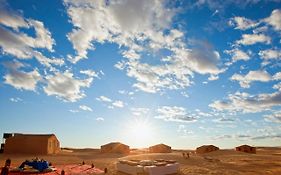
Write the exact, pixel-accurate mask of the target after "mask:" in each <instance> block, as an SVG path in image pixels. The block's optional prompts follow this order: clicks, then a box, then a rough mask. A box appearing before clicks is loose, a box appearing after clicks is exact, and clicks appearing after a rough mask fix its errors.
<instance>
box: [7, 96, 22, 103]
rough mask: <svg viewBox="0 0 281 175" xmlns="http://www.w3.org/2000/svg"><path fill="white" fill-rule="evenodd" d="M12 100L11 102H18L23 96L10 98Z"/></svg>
mask: <svg viewBox="0 0 281 175" xmlns="http://www.w3.org/2000/svg"><path fill="white" fill-rule="evenodd" d="M10 101H11V102H15V103H17V102H20V101H22V99H21V98H19V97H15V98H13V97H12V98H10Z"/></svg>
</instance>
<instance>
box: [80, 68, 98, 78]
mask: <svg viewBox="0 0 281 175" xmlns="http://www.w3.org/2000/svg"><path fill="white" fill-rule="evenodd" d="M80 73H81V74H85V75H88V76H89V77H97V78H98V77H99V75H98V73H96V72H95V71H93V70H90V69H88V70H81V71H80Z"/></svg>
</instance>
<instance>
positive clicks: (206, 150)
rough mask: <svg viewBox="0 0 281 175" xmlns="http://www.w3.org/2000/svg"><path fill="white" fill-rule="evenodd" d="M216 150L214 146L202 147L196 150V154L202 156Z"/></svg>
mask: <svg viewBox="0 0 281 175" xmlns="http://www.w3.org/2000/svg"><path fill="white" fill-rule="evenodd" d="M217 150H219V148H218V147H216V146H214V145H203V146H200V147H198V148H196V153H197V154H203V153H209V152H213V151H217Z"/></svg>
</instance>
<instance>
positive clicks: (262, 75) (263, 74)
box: [230, 70, 272, 88]
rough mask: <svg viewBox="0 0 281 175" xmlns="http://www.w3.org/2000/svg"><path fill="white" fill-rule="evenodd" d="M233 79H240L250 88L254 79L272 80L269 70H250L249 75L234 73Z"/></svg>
mask: <svg viewBox="0 0 281 175" xmlns="http://www.w3.org/2000/svg"><path fill="white" fill-rule="evenodd" d="M230 79H231V80H233V81H238V82H239V84H240V86H241V87H243V88H249V87H250V83H251V82H253V81H261V82H268V81H271V80H272V77H271V75H270V74H269V73H268V72H267V71H261V70H257V71H249V72H248V74H247V75H240V74H236V73H235V74H234V75H232V77H231V78H230Z"/></svg>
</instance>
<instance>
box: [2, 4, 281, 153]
mask: <svg viewBox="0 0 281 175" xmlns="http://www.w3.org/2000/svg"><path fill="white" fill-rule="evenodd" d="M0 4H1V5H0V51H1V54H0V57H1V59H0V67H1V69H0V77H1V78H0V110H1V116H0V118H1V122H0V133H4V132H23V133H55V134H56V135H57V137H58V138H59V140H60V141H61V145H62V146H68V147H95V148H96V147H99V146H100V145H103V144H106V143H108V142H111V141H121V142H124V143H126V144H128V145H130V146H131V147H147V146H149V145H153V144H157V143H166V144H168V145H171V146H172V147H173V148H189V149H194V148H195V147H197V146H200V145H202V144H215V145H217V146H220V147H222V148H233V147H235V146H237V145H239V144H251V145H256V146H280V144H281V127H280V123H281V112H280V109H281V81H280V80H281V72H280V70H281V69H280V67H281V62H280V60H281V59H280V58H281V51H280V47H281V46H280V43H281V2H280V1H279V0H275V1H260V0H248V1H240V0H239V1H208V0H198V1H196V0H194V1H157V0H143V1H138V0H130V1H129V0H113V1H111V0H109V1H102V0H98V1H86V0H85V1H72V0H65V1H36V0H34V1H30V0H28V1H20V0H15V1H3V0H1V3H0Z"/></svg>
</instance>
